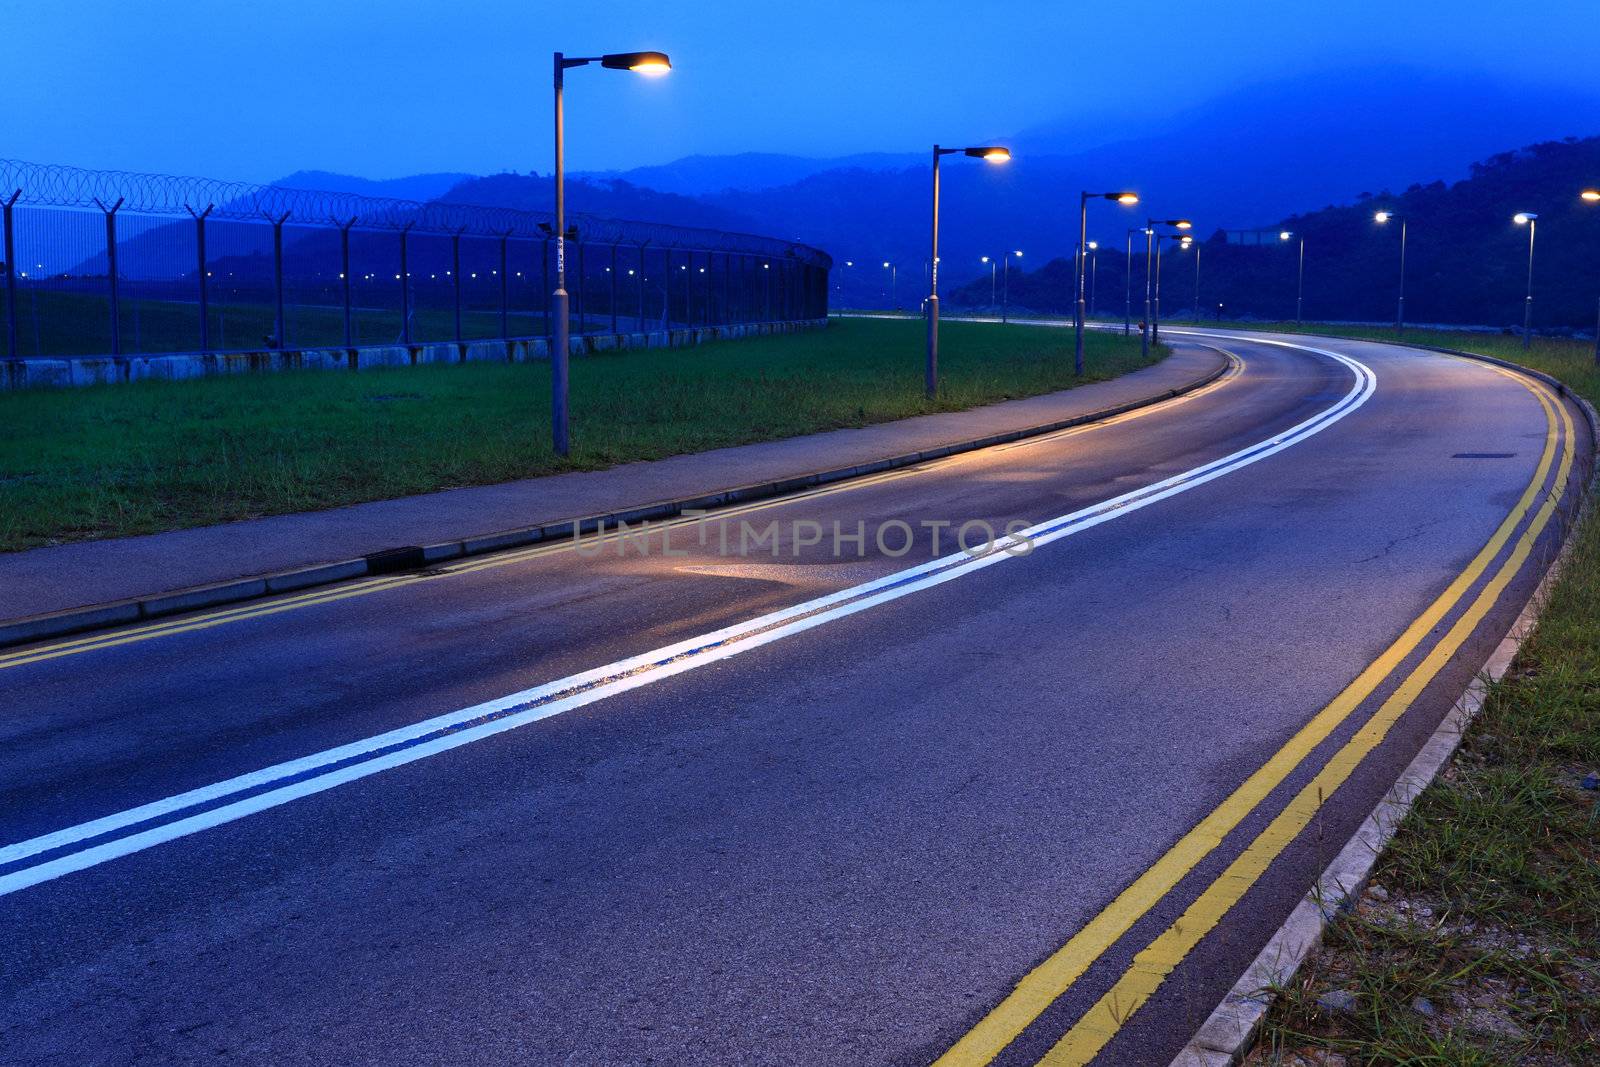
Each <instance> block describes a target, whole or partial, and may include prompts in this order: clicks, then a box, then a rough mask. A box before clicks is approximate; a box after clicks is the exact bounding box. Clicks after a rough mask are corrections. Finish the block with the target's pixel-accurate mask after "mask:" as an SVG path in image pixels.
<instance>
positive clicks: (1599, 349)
mask: <svg viewBox="0 0 1600 1067" xmlns="http://www.w3.org/2000/svg"><path fill="white" fill-rule="evenodd" d="M1578 198H1579V199H1580V200H1587V201H1588V202H1589V203H1591V204H1592V203H1595V202H1596V201H1600V189H1585V190H1584V191H1583V192H1581V193H1579V194H1578ZM1594 363H1595V366H1597V367H1600V301H1597V302H1596V311H1595V321H1594Z"/></svg>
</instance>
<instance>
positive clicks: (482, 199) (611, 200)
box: [437, 174, 777, 236]
mask: <svg viewBox="0 0 1600 1067" xmlns="http://www.w3.org/2000/svg"><path fill="white" fill-rule="evenodd" d="M566 192H567V210H568V211H571V212H574V213H581V214H590V215H601V216H604V217H606V218H613V219H631V220H635V221H639V222H660V223H666V224H668V225H672V226H700V227H704V228H706V229H712V230H736V231H739V232H743V233H765V232H766V231H765V230H764V229H763V228H762V227H763V223H760V222H757V221H756V220H755V219H753V218H751V217H749V216H747V215H744V214H742V213H740V212H739V211H737V210H736V209H734V208H732V207H729V206H725V205H720V204H708V203H705V202H703V201H701V200H696V199H694V198H692V197H687V196H679V195H678V194H676V193H664V192H660V191H658V190H655V189H646V188H643V187H641V186H637V185H634V184H633V183H631V182H626V181H622V180H620V179H610V180H605V181H598V180H591V179H586V178H573V177H571V176H569V177H568V178H567V189H566ZM437 199H439V200H440V201H443V202H445V203H455V204H479V205H482V206H484V207H509V208H517V209H519V210H523V211H549V210H551V208H552V206H553V205H554V203H555V181H554V180H553V179H552V178H549V177H543V176H540V175H537V174H492V175H490V176H488V177H485V178H469V179H467V180H466V181H463V182H461V183H459V184H457V185H456V186H455V187H453V188H452V189H451V190H450V191H449V192H447V193H445V194H444V195H443V196H440V197H438V198H437ZM772 236H777V235H776V234H773V235H772Z"/></svg>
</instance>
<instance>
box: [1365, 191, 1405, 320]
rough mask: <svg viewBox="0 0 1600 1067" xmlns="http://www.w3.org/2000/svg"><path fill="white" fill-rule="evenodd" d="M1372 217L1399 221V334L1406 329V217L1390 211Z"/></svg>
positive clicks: (1380, 219)
mask: <svg viewBox="0 0 1600 1067" xmlns="http://www.w3.org/2000/svg"><path fill="white" fill-rule="evenodd" d="M1372 217H1373V219H1374V220H1376V221H1378V222H1388V221H1389V220H1390V219H1399V220H1400V303H1399V304H1398V305H1397V307H1396V310H1395V315H1394V332H1395V333H1396V334H1399V333H1400V332H1402V331H1403V330H1404V329H1405V328H1406V217H1405V216H1404V215H1396V214H1395V213H1394V212H1392V211H1379V212H1377V213H1376V214H1374V215H1373V216H1372Z"/></svg>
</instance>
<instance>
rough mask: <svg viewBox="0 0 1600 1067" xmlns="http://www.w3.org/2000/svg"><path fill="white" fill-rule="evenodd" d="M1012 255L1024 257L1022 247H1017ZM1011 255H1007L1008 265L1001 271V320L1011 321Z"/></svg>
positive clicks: (1019, 257)
mask: <svg viewBox="0 0 1600 1067" xmlns="http://www.w3.org/2000/svg"><path fill="white" fill-rule="evenodd" d="M1011 256H1016V257H1017V258H1018V259H1021V258H1022V249H1020V248H1015V249H1012V251H1011ZM1011 256H1007V257H1005V258H1006V265H1005V267H1004V268H1002V269H1001V271H1000V321H1001V322H1010V321H1011Z"/></svg>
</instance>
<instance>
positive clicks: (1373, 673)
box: [935, 374, 1570, 1067]
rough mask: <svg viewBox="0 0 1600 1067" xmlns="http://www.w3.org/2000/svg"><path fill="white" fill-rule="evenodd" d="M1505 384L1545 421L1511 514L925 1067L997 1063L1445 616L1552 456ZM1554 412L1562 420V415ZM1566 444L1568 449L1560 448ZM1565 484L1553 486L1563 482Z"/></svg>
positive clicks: (1549, 440) (1514, 522)
mask: <svg viewBox="0 0 1600 1067" xmlns="http://www.w3.org/2000/svg"><path fill="white" fill-rule="evenodd" d="M1507 377H1512V378H1513V380H1515V381H1517V382H1518V383H1519V384H1522V385H1523V386H1524V387H1526V388H1528V389H1529V390H1530V391H1531V392H1533V394H1534V396H1535V398H1536V399H1538V401H1539V404H1540V406H1541V407H1542V408H1543V409H1544V412H1545V417H1546V421H1547V426H1548V429H1547V432H1546V435H1545V447H1544V453H1543V455H1542V456H1541V457H1540V459H1539V465H1538V468H1537V470H1536V471H1535V472H1534V476H1533V480H1532V481H1530V482H1529V483H1528V487H1527V489H1526V490H1524V491H1523V494H1522V497H1521V499H1520V500H1518V502H1517V506H1516V507H1515V508H1513V509H1512V511H1511V512H1510V513H1509V514H1508V515H1507V516H1506V518H1505V520H1504V521H1503V522H1502V523H1501V524H1500V526H1499V527H1498V528H1497V529H1496V530H1495V532H1494V534H1493V535H1492V536H1491V537H1490V538H1489V540H1488V542H1487V543H1486V544H1485V545H1484V546H1483V548H1482V549H1481V550H1480V551H1479V552H1478V554H1477V555H1476V556H1474V557H1473V559H1472V562H1471V563H1469V564H1468V565H1467V567H1466V569H1465V570H1463V571H1462V572H1461V573H1460V574H1459V575H1457V576H1456V578H1455V580H1454V581H1452V582H1451V583H1450V585H1449V586H1448V587H1447V588H1446V589H1445V590H1444V592H1442V593H1441V594H1439V596H1438V598H1437V599H1435V600H1434V601H1433V603H1431V604H1430V605H1428V607H1427V609H1426V610H1425V611H1423V613H1422V614H1421V615H1419V616H1418V617H1417V618H1416V620H1415V621H1413V622H1412V623H1411V625H1410V626H1408V627H1406V629H1405V632H1404V633H1402V634H1401V635H1400V637H1399V638H1397V639H1396V640H1395V642H1394V643H1393V644H1391V645H1390V646H1389V647H1388V648H1387V649H1385V650H1384V651H1383V653H1382V654H1381V655H1379V656H1378V658H1377V659H1375V660H1373V661H1372V663H1371V664H1369V665H1368V666H1367V667H1366V668H1365V669H1364V670H1363V671H1362V672H1361V673H1360V674H1359V675H1357V676H1356V679H1355V680H1354V681H1353V682H1351V683H1350V684H1349V685H1348V686H1347V687H1345V689H1344V690H1343V691H1341V692H1340V693H1339V694H1338V695H1337V696H1336V697H1334V698H1333V700H1332V701H1330V702H1329V704H1328V705H1327V706H1326V707H1324V708H1323V709H1322V710H1321V711H1320V712H1318V713H1317V714H1316V715H1315V716H1314V717H1313V718H1312V719H1311V720H1310V721H1309V722H1308V723H1306V725H1305V726H1303V727H1301V728H1300V730H1299V731H1298V732H1297V733H1296V734H1295V735H1294V737H1292V738H1290V739H1289V741H1288V742H1287V743H1286V744H1285V745H1284V746H1283V747H1282V748H1280V749H1279V750H1278V751H1277V752H1275V753H1274V754H1273V755H1272V757H1271V758H1270V759H1268V760H1267V762H1266V763H1264V764H1263V765H1262V766H1261V767H1260V768H1259V769H1257V770H1256V771H1255V772H1254V773H1253V774H1251V776H1250V777H1249V778H1247V779H1246V780H1245V781H1244V783H1243V784H1241V785H1240V786H1239V787H1238V788H1237V789H1235V790H1234V791H1233V793H1231V794H1230V795H1229V796H1228V797H1227V798H1226V799H1225V800H1223V802H1222V803H1221V804H1219V805H1218V806H1217V807H1216V808H1215V809H1213V810H1212V811H1211V813H1210V814H1208V815H1206V817H1205V818H1203V819H1202V820H1200V822H1199V823H1198V824H1197V825H1196V826H1195V827H1194V829H1192V830H1190V831H1189V832H1188V833H1187V834H1185V835H1184V836H1183V837H1182V838H1181V839H1180V840H1179V841H1178V842H1177V843H1176V844H1174V845H1173V846H1172V847H1171V848H1170V849H1168V850H1167V852H1166V853H1165V854H1164V855H1162V857H1161V858H1160V859H1158V860H1157V861H1156V862H1155V863H1154V864H1153V865H1151V866H1150V867H1149V868H1148V869H1147V870H1145V871H1144V873H1143V874H1141V875H1139V877H1138V878H1136V879H1135V880H1134V881H1133V882H1132V884H1130V885H1129V886H1128V887H1127V888H1126V889H1124V890H1123V891H1122V892H1121V893H1119V894H1118V895H1117V897H1116V899H1115V900H1113V901H1112V902H1111V903H1110V904H1108V905H1107V906H1106V907H1105V909H1104V910H1102V911H1101V912H1100V913H1099V914H1098V915H1096V916H1095V917H1094V918H1093V919H1091V920H1090V921H1089V922H1088V924H1086V925H1085V926H1084V927H1083V928H1082V929H1081V930H1079V931H1078V932H1077V933H1075V934H1074V935H1073V936H1072V937H1071V938H1070V939H1069V940H1068V941H1067V942H1066V944H1064V945H1062V946H1061V947H1060V948H1059V949H1057V950H1056V951H1055V952H1053V953H1051V954H1050V956H1049V957H1048V958H1046V959H1045V960H1044V962H1042V963H1040V964H1039V965H1038V966H1037V967H1035V968H1034V969H1033V970H1032V971H1030V972H1029V973H1028V974H1027V975H1025V976H1023V978H1022V980H1021V981H1019V982H1018V983H1017V985H1016V987H1015V988H1014V989H1013V990H1012V991H1011V993H1009V994H1008V995H1007V996H1006V997H1005V999H1004V1000H1002V1001H1001V1002H1000V1003H999V1004H998V1005H996V1006H995V1008H994V1009H993V1010H992V1011H990V1012H989V1014H988V1015H986V1016H984V1017H983V1018H982V1019H980V1020H979V1021H978V1023H977V1025H975V1026H974V1027H973V1028H972V1029H971V1030H969V1031H967V1033H966V1034H964V1035H962V1037H961V1039H960V1040H958V1041H957V1042H956V1043H955V1044H954V1045H953V1046H951V1048H950V1049H949V1051H947V1052H946V1053H945V1054H944V1055H943V1056H940V1057H939V1059H938V1060H937V1061H935V1067H972V1065H975V1064H987V1063H989V1062H990V1061H991V1060H993V1059H994V1057H995V1056H997V1055H999V1053H1000V1051H1001V1050H1002V1049H1004V1048H1005V1047H1006V1046H1007V1045H1009V1044H1010V1043H1011V1042H1012V1041H1013V1040H1015V1039H1016V1037H1017V1036H1018V1035H1019V1034H1021V1033H1022V1031H1023V1030H1025V1029H1026V1028H1027V1027H1028V1026H1029V1025H1031V1024H1032V1023H1033V1021H1034V1020H1035V1019H1037V1018H1038V1017H1039V1015H1040V1013H1042V1012H1043V1011H1044V1010H1045V1009H1046V1008H1047V1007H1049V1006H1050V1005H1051V1004H1052V1003H1054V1002H1055V1000H1056V999H1057V998H1058V997H1060V996H1061V994H1062V993H1064V992H1066V990H1067V988H1068V987H1069V986H1071V985H1072V983H1073V982H1075V981H1077V980H1078V978H1079V977H1080V976H1081V975H1082V974H1083V973H1084V972H1085V971H1086V970H1088V968H1089V966H1090V965H1091V964H1092V963H1094V961H1095V960H1097V959H1099V958H1100V956H1101V955H1102V954H1104V953H1105V951H1106V950H1107V949H1109V948H1110V947H1111V946H1112V945H1113V944H1115V943H1116V942H1117V941H1118V940H1119V939H1121V937H1122V935H1123V934H1125V933H1127V932H1128V930H1129V928H1131V927H1132V926H1133V924H1134V923H1135V922H1137V921H1138V920H1139V919H1140V918H1141V917H1142V916H1143V915H1144V914H1145V913H1146V912H1148V911H1149V910H1150V909H1151V908H1152V907H1154V906H1155V905H1156V904H1157V903H1158V902H1159V901H1160V900H1161V899H1162V898H1163V897H1165V896H1166V895H1167V893H1169V892H1170V891H1171V890H1172V888H1173V887H1174V886H1176V885H1177V884H1178V883H1179V882H1180V881H1181V880H1182V879H1183V878H1184V876H1186V875H1187V874H1188V873H1189V871H1191V870H1192V869H1193V868H1194V867H1195V865H1196V864H1198V863H1199V862H1200V861H1201V860H1203V859H1204V858H1205V857H1206V856H1208V855H1209V854H1210V853H1211V852H1212V850H1214V849H1215V848H1216V847H1217V846H1218V845H1220V844H1221V843H1222V840H1223V838H1224V837H1226V836H1227V834H1228V833H1229V832H1230V831H1231V830H1232V829H1233V828H1234V827H1235V826H1237V825H1238V824H1239V823H1240V822H1241V821H1242V820H1243V819H1244V818H1245V817H1246V816H1247V815H1249V814H1250V813H1251V812H1252V811H1254V810H1255V808H1256V807H1257V806H1258V805H1259V804H1260V803H1261V802H1262V801H1263V800H1265V799H1266V798H1267V796H1268V795H1269V794H1270V793H1271V792H1272V790H1273V789H1275V788H1277V786H1278V785H1279V784H1281V783H1282V782H1283V781H1284V779H1286V778H1287V777H1288V776H1289V774H1290V773H1291V772H1292V771H1293V770H1294V769H1295V768H1296V767H1297V766H1299V765H1300V763H1301V762H1302V761H1303V760H1304V759H1305V758H1306V757H1307V756H1309V755H1310V754H1311V752H1312V750H1314V749H1315V748H1316V747H1317V745H1319V744H1321V743H1322V741H1324V740H1325V739H1326V738H1327V737H1328V736H1329V735H1330V734H1331V733H1332V732H1333V731H1334V730H1335V729H1336V728H1337V727H1338V726H1339V725H1340V724H1341V723H1343V722H1344V721H1345V720H1346V719H1347V718H1348V717H1349V716H1350V715H1351V714H1352V713H1353V712H1354V711H1355V709H1356V708H1357V707H1358V706H1360V704H1361V703H1362V701H1364V700H1366V699H1367V697H1369V696H1371V695H1372V693H1373V692H1374V691H1375V690H1376V689H1377V687H1378V686H1379V685H1380V684H1381V683H1382V682H1383V680H1384V679H1385V678H1387V677H1388V676H1389V675H1390V674H1391V673H1392V672H1393V671H1394V670H1395V669H1396V668H1398V667H1399V666H1400V664H1401V663H1403V662H1404V661H1405V659H1406V658H1407V657H1408V656H1409V655H1410V654H1411V653H1412V652H1414V651H1415V650H1416V648H1417V647H1418V646H1419V645H1420V644H1421V643H1422V642H1423V640H1425V639H1426V638H1427V636H1428V634H1429V633H1431V632H1432V630H1433V628H1434V627H1435V626H1436V625H1438V624H1439V622H1440V621H1441V620H1442V619H1443V618H1444V617H1445V616H1446V615H1447V614H1448V613H1449V612H1450V611H1451V609H1452V608H1454V607H1455V605H1456V604H1457V603H1458V602H1459V601H1460V600H1461V598H1462V597H1464V596H1465V595H1466V593H1467V591H1468V590H1469V589H1470V588H1471V587H1472V586H1473V584H1475V583H1476V581H1477V580H1478V578H1479V577H1481V576H1482V575H1483V573H1484V572H1485V571H1487V570H1488V567H1489V564H1490V563H1492V562H1493V561H1494V559H1495V557H1496V556H1498V555H1499V553H1500V550H1501V549H1502V548H1504V547H1505V545H1506V543H1507V542H1508V541H1509V540H1510V538H1511V535H1512V533H1514V532H1515V530H1516V528H1517V526H1518V525H1519V524H1520V523H1521V522H1522V520H1523V518H1524V517H1525V516H1526V515H1527V514H1528V512H1529V510H1530V509H1531V508H1532V507H1533V504H1534V501H1535V500H1536V499H1537V497H1538V494H1539V491H1540V489H1541V487H1542V486H1543V485H1544V481H1545V478H1546V476H1547V475H1548V474H1549V472H1550V466H1551V463H1552V461H1553V459H1554V457H1555V450H1556V441H1557V438H1558V434H1557V427H1556V422H1555V419H1554V416H1553V414H1552V412H1551V410H1550V405H1549V403H1548V401H1547V400H1546V399H1545V397H1544V394H1543V393H1542V392H1540V391H1539V390H1536V389H1534V388H1533V386H1532V385H1530V384H1529V383H1528V382H1526V381H1524V380H1523V379H1521V378H1516V377H1514V376H1512V375H1509V374H1507ZM1563 414H1564V412H1563ZM1569 446H1570V441H1569ZM1564 481H1565V479H1563V483H1564Z"/></svg>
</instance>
